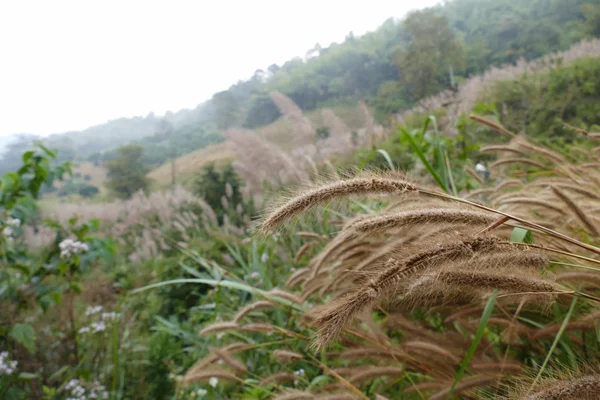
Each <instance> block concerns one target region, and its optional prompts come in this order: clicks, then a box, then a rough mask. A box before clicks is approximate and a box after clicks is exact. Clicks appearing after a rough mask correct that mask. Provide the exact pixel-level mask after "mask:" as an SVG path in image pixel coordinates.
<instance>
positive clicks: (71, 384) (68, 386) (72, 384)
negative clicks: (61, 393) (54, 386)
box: [65, 379, 79, 390]
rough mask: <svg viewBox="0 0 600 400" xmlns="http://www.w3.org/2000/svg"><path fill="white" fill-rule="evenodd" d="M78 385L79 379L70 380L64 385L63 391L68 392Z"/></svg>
mask: <svg viewBox="0 0 600 400" xmlns="http://www.w3.org/2000/svg"><path fill="white" fill-rule="evenodd" d="M77 385H79V379H71V380H70V381H69V382H67V384H66V385H65V390H69V389H72V388H74V387H75V386H77Z"/></svg>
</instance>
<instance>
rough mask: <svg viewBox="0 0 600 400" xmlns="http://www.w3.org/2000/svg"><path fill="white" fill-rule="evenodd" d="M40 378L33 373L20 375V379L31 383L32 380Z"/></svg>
mask: <svg viewBox="0 0 600 400" xmlns="http://www.w3.org/2000/svg"><path fill="white" fill-rule="evenodd" d="M39 377H40V376H39V375H38V374H32V373H31V372H21V373H20V374H19V379H22V380H25V381H30V380H32V379H37V378H39Z"/></svg>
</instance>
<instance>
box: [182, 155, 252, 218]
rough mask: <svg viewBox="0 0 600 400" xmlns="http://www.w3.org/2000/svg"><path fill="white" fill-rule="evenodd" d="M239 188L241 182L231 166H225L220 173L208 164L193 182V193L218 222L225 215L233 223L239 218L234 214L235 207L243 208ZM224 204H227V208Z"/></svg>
mask: <svg viewBox="0 0 600 400" xmlns="http://www.w3.org/2000/svg"><path fill="white" fill-rule="evenodd" d="M241 186H242V183H241V180H240V178H239V177H238V175H237V174H236V173H235V170H234V169H233V166H232V165H231V164H228V165H226V166H225V167H224V168H223V170H222V171H221V172H219V171H217V169H216V167H215V165H214V164H208V165H206V166H205V167H204V168H203V169H202V172H201V173H200V174H199V175H198V177H197V178H196V180H195V181H194V183H193V191H194V194H195V195H197V196H199V197H202V198H204V200H205V201H206V202H207V203H208V204H209V205H210V206H211V208H212V209H213V210H214V211H215V213H216V214H217V217H218V219H219V221H220V222H222V221H223V216H224V215H227V216H228V217H229V219H230V220H231V221H232V222H234V223H235V222H237V220H238V218H239V215H237V214H236V208H237V206H238V205H241V206H242V207H244V204H243V202H244V201H243V197H242V192H241ZM223 199H226V201H224V200H223ZM224 203H225V204H227V203H228V204H227V205H228V207H225V204H224Z"/></svg>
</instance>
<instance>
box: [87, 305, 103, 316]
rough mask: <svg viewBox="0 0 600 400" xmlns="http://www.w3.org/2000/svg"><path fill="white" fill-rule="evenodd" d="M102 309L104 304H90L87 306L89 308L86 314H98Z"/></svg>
mask: <svg viewBox="0 0 600 400" xmlns="http://www.w3.org/2000/svg"><path fill="white" fill-rule="evenodd" d="M100 311H102V306H90V307H88V308H87V310H85V315H86V316H90V315H94V314H98V313H99V312H100Z"/></svg>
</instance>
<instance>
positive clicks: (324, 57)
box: [2, 0, 600, 169]
mask: <svg viewBox="0 0 600 400" xmlns="http://www.w3.org/2000/svg"><path fill="white" fill-rule="evenodd" d="M599 10H600V0H531V1H527V2H523V1H521V0H452V1H447V2H444V3H443V4H441V5H438V6H436V7H433V8H430V9H426V10H422V11H419V12H414V13H412V14H410V15H408V16H407V17H406V18H405V19H403V20H402V21H397V20H394V19H389V20H387V21H386V22H385V23H384V24H383V25H382V26H381V27H379V28H378V29H377V30H375V31H373V32H371V33H367V34H365V35H363V36H361V37H355V36H354V35H352V34H349V35H348V36H347V37H346V39H345V40H344V42H342V43H339V44H336V43H334V44H332V45H331V46H329V47H327V48H323V47H321V46H320V45H316V46H315V47H314V48H313V49H311V50H310V51H309V52H308V53H307V56H306V58H305V59H301V58H296V59H293V60H290V61H288V62H286V63H284V64H283V65H281V66H278V65H275V64H273V65H271V66H270V67H268V68H267V69H266V70H257V71H256V72H255V74H254V75H253V76H252V77H251V78H250V79H248V80H246V81H240V82H238V83H236V84H235V85H232V86H231V87H230V88H229V89H227V90H224V91H222V92H219V93H216V94H215V95H214V96H213V97H212V98H211V99H210V100H209V101H207V102H205V103H203V104H201V105H199V106H198V107H196V108H195V109H193V110H181V111H178V112H176V113H167V115H166V116H165V117H164V118H158V117H156V116H155V115H153V114H150V115H148V116H146V117H136V118H121V119H117V120H114V121H110V122H107V123H106V124H102V125H98V126H94V127H91V128H88V129H86V130H83V131H79V132H68V133H65V134H56V135H52V136H50V137H48V138H47V139H45V141H46V143H47V144H48V145H49V146H51V147H53V148H56V149H58V150H59V151H60V155H61V158H62V159H75V158H87V157H89V156H91V155H92V154H94V153H96V154H94V157H95V160H97V161H98V160H100V161H102V160H105V159H107V158H110V157H112V153H111V152H110V150H111V149H114V148H116V147H118V146H121V145H123V144H126V143H129V142H131V141H138V142H141V143H142V144H143V145H144V147H146V149H147V153H152V156H151V157H148V163H149V164H151V165H160V164H161V163H164V162H165V161H167V160H168V158H169V157H170V155H171V154H172V153H173V152H175V155H183V154H185V153H188V152H191V151H194V150H195V149H197V148H200V147H204V146H206V145H209V144H214V143H217V142H218V141H220V140H223V138H222V136H221V133H222V132H224V131H226V130H227V129H229V128H239V127H245V128H251V129H255V128H259V127H261V126H265V125H268V124H269V123H271V122H274V121H276V120H277V119H278V118H279V117H280V116H281V113H280V112H279V110H278V108H277V107H276V105H275V104H274V103H273V101H272V100H271V98H270V97H269V93H270V92H273V91H277V92H280V93H282V94H284V95H286V96H288V97H289V98H291V99H292V100H293V101H294V102H295V103H296V104H298V106H299V107H300V108H301V109H302V110H305V111H310V110H315V109H317V108H319V107H324V106H332V105H336V104H353V103H356V102H357V101H359V100H363V99H364V100H366V101H367V102H368V103H369V104H370V105H371V106H372V107H374V108H375V111H376V112H377V113H376V116H378V117H379V118H380V119H382V120H383V119H385V118H387V117H388V116H389V115H391V114H393V113H396V112H398V111H401V110H403V109H410V108H411V107H412V105H414V104H415V103H416V102H417V101H418V100H420V99H422V98H423V97H427V96H429V95H433V94H435V93H438V92H439V91H441V90H443V89H445V88H447V87H449V86H454V85H456V83H457V82H460V81H461V80H464V79H466V78H467V77H468V76H471V75H474V74H478V73H481V72H483V71H484V70H486V69H487V68H489V67H490V66H492V65H499V64H502V63H507V62H508V63H514V62H516V61H517V60H518V59H519V58H520V57H524V58H526V59H533V58H536V57H539V56H541V55H543V54H548V53H550V52H553V51H557V50H564V49H566V48H568V47H569V46H570V45H571V44H573V43H575V42H576V41H578V40H580V39H582V38H586V37H593V36H595V35H598V34H599V33H600V28H599V26H600V22H599V21H598V18H597V15H598V13H599ZM439 49H442V50H444V49H446V50H445V51H438V50H439ZM419 54H423V55H428V56H427V57H417V56H415V55H419ZM433 54H436V56H435V57H433V56H432V55H433ZM419 76H420V77H421V78H419ZM419 79H420V80H421V81H422V82H419ZM165 132H170V133H171V134H169V135H166V134H165ZM173 138H178V140H173ZM173 143H176V145H174V144H173ZM29 144H30V142H27V143H20V142H17V143H16V144H15V143H13V144H11V145H10V146H12V147H11V152H12V153H15V154H19V153H21V152H22V150H23V148H24V147H27V146H28V145H29ZM12 150H14V151H12ZM101 153H104V154H101ZM2 164H7V165H13V164H14V162H12V161H11V159H10V156H8V158H7V157H5V159H4V160H3V161H2ZM4 169H6V168H4Z"/></svg>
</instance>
